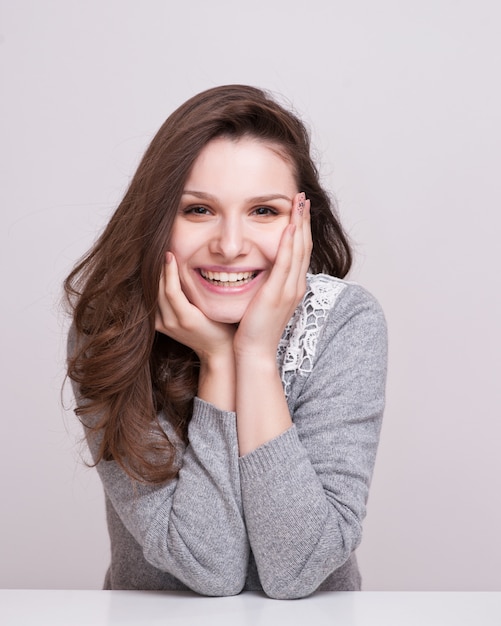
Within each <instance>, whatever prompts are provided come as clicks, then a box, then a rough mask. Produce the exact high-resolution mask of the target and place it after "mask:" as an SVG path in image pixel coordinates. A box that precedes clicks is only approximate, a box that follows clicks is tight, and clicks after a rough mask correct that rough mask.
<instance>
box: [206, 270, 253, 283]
mask: <svg viewBox="0 0 501 626" xmlns="http://www.w3.org/2000/svg"><path fill="white" fill-rule="evenodd" d="M200 273H201V274H202V276H203V277H204V278H205V279H207V280H211V281H215V282H218V283H224V284H226V285H229V284H230V283H236V282H241V281H246V280H249V279H251V278H253V277H254V276H255V272H211V271H209V270H200Z"/></svg>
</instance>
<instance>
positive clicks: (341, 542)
mask: <svg viewBox="0 0 501 626" xmlns="http://www.w3.org/2000/svg"><path fill="white" fill-rule="evenodd" d="M360 540H361V528H360V526H359V525H355V528H354V529H353V528H352V532H350V533H345V534H343V535H341V537H339V536H338V538H337V541H336V540H333V541H332V542H329V544H330V545H329V546H326V545H325V543H324V542H322V543H323V544H324V545H323V546H322V545H321V544H320V545H318V548H321V549H320V550H318V551H315V552H314V553H313V554H310V556H309V558H308V559H307V560H306V561H305V562H303V564H302V565H299V564H298V565H299V566H298V567H297V568H291V570H290V571H289V572H288V575H280V576H277V575H276V573H275V576H263V577H262V578H261V584H262V587H263V591H264V592H265V594H266V595H267V596H268V597H269V598H273V599H275V600H297V599H300V598H306V597H308V596H310V595H311V594H313V593H315V591H317V590H318V589H319V587H321V586H322V588H325V589H329V588H331V582H332V585H334V586H335V587H336V588H339V589H341V588H342V587H343V586H344V585H346V591H348V590H349V589H351V588H352V587H353V584H354V583H353V582H352V581H351V579H352V577H356V578H357V580H358V574H356V575H355V572H354V571H353V568H354V567H355V568H356V563H355V562H354V561H353V560H352V559H351V558H350V557H351V555H352V553H353V552H354V550H355V549H356V547H357V546H358V545H359V544H360ZM284 569H285V568H284ZM294 570H295V571H294ZM283 571H284V570H282V572H283ZM357 572H358V570H357ZM331 576H334V578H336V582H334V581H328V580H327V579H329V578H330V577H331ZM343 581H344V582H343ZM324 582H325V583H327V586H326V587H325V586H324V585H323V583H324ZM340 584H341V587H339V585H340ZM353 588H354V587H353Z"/></svg>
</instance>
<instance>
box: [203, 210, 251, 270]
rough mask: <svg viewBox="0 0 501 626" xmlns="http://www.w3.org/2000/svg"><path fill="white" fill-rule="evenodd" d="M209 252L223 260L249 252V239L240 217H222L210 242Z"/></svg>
mask: <svg viewBox="0 0 501 626" xmlns="http://www.w3.org/2000/svg"><path fill="white" fill-rule="evenodd" d="M209 248H210V251H211V252H212V253H213V254H216V255H218V256H221V257H223V258H224V259H225V260H230V259H235V258H237V257H239V256H241V255H243V254H246V253H247V252H248V250H249V239H248V237H247V235H246V230H245V225H244V224H243V222H242V219H241V217H240V216H231V217H224V218H222V219H221V220H220V222H219V223H218V225H217V227H216V229H215V231H214V233H213V235H212V237H211V241H210V245H209Z"/></svg>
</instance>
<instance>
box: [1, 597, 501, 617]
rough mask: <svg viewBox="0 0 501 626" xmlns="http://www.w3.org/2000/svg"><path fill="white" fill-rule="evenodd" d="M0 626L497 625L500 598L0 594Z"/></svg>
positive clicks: (500, 615) (499, 614)
mask: <svg viewBox="0 0 501 626" xmlns="http://www.w3.org/2000/svg"><path fill="white" fill-rule="evenodd" d="M0 624H1V625H2V626H18V625H19V626H32V625H35V624H36V625H37V626H41V625H42V626H45V625H47V626H49V625H50V626H103V625H115V624H121V625H122V624H125V625H127V624H129V625H132V624H138V625H140V626H150V625H151V624H166V625H168V626H177V625H181V624H182V625H183V626H199V625H200V626H202V625H203V626H226V625H228V626H230V625H231V626H268V625H270V626H271V625H273V626H282V625H286V626H295V625H297V626H299V625H300V626H310V625H311V626H324V625H327V624H329V625H331V626H500V625H501V592H499V593H498V592H469V593H465V592H443V593H442V592H367V591H364V592H342V593H341V592H337V593H336V592H323V593H317V594H315V595H313V596H311V597H309V598H305V599H303V600H270V599H269V598H266V597H264V596H262V595H259V594H256V593H243V594H240V595H239V596H234V597H229V598H207V597H202V596H197V595H195V594H189V593H176V592H165V593H162V592H154V591H150V592H148V591H46V590H0Z"/></svg>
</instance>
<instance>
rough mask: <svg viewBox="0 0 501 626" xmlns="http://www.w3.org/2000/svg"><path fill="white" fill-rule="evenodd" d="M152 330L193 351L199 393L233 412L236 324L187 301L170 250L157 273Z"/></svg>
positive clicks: (216, 404)
mask: <svg viewBox="0 0 501 626" xmlns="http://www.w3.org/2000/svg"><path fill="white" fill-rule="evenodd" d="M155 330H157V331H158V332H160V333H163V334H164V335H167V336H169V337H172V339H175V340H176V341H178V342H179V343H182V344H184V345H185V346H188V347H189V348H191V349H192V350H194V351H195V352H196V354H197V356H198V358H199V359H200V375H199V385H198V396H199V397H200V398H201V399H202V400H205V401H206V402H210V403H211V404H214V405H215V406H217V407H218V408H220V409H223V410H226V411H234V410H235V358H234V353H233V337H234V335H235V332H236V327H235V326H233V325H231V324H223V323H221V322H214V321H212V320H210V319H209V318H208V317H207V316H206V315H204V314H203V313H202V311H200V309H198V308H197V307H196V306H195V305H194V304H192V303H191V302H190V301H189V300H188V298H187V297H186V295H185V294H184V292H183V290H182V287H181V281H180V279H179V272H178V267H177V263H176V258H175V257H174V255H173V254H172V252H167V253H166V255H165V263H164V267H163V269H162V274H161V276H160V284H159V290H158V308H157V313H156V317H155Z"/></svg>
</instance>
